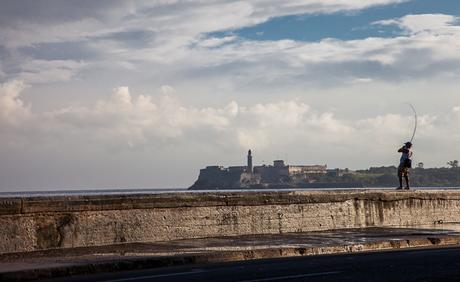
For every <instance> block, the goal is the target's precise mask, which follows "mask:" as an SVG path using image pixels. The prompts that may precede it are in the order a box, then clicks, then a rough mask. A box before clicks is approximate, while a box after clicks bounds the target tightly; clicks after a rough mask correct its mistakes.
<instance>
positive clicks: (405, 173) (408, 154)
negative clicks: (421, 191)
mask: <svg viewBox="0 0 460 282" xmlns="http://www.w3.org/2000/svg"><path fill="white" fill-rule="evenodd" d="M411 148H412V143H411V142H406V143H405V144H404V146H402V147H401V148H399V150H398V153H401V158H400V160H399V166H398V178H399V187H398V188H396V189H398V190H400V189H403V177H404V179H405V180H406V188H405V189H407V190H409V189H410V185H409V169H410V168H411V167H412V159H411V158H412V151H411Z"/></svg>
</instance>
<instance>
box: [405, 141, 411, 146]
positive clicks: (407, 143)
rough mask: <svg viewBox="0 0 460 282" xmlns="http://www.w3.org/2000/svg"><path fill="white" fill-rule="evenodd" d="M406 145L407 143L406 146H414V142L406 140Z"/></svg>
mask: <svg viewBox="0 0 460 282" xmlns="http://www.w3.org/2000/svg"><path fill="white" fill-rule="evenodd" d="M404 145H406V146H412V142H406V143H404Z"/></svg>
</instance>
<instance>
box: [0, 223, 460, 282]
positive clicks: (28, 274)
mask: <svg viewBox="0 0 460 282" xmlns="http://www.w3.org/2000/svg"><path fill="white" fill-rule="evenodd" d="M458 244H460V233H459V232H452V231H447V230H429V229H388V228H387V229H383V228H366V229H348V230H335V231H316V232H307V233H287V234H269V235H245V236H236V237H218V238H203V239H186V240H175V241H169V242H157V243H131V244H119V245H111V246H98V247H80V248H71V249H54V250H44V251H35V252H28V253H14V254H13V253H10V254H3V255H0V281H25V280H35V279H38V278H55V277H58V276H68V275H76V274H89V273H96V272H114V271H121V270H133V269H141V268H156V267H164V266H172V265H185V264H196V263H201V264H202V263H215V262H227V261H243V260H252V259H262V258H277V257H293V256H310V255H321V254H331V253H355V252H363V251H375V250H391V249H406V248H414V247H440V246H451V245H458Z"/></svg>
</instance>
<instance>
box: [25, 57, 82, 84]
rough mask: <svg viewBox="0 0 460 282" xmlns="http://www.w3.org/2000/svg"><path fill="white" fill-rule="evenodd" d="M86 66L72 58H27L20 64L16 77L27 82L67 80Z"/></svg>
mask: <svg viewBox="0 0 460 282" xmlns="http://www.w3.org/2000/svg"><path fill="white" fill-rule="evenodd" d="M86 66H87V64H86V63H84V62H78V61H72V60H27V61H25V62H24V63H23V64H22V65H21V72H20V73H19V74H18V79H19V80H22V81H25V82H27V83H48V82H56V81H68V80H70V79H72V78H73V77H74V76H75V75H76V74H77V73H78V72H79V71H81V70H82V69H84V68H85V67H86Z"/></svg>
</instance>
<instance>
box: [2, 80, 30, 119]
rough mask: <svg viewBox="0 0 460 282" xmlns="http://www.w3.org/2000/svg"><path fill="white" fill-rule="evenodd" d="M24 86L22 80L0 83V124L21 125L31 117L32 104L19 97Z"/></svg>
mask: <svg viewBox="0 0 460 282" xmlns="http://www.w3.org/2000/svg"><path fill="white" fill-rule="evenodd" d="M24 87H25V86H24V83H22V82H21V81H11V82H8V83H4V84H0V124H3V126H6V125H18V126H20V124H21V122H23V121H24V120H26V119H28V118H30V116H31V112H30V106H28V105H26V104H25V103H24V102H23V101H22V100H21V99H20V97H19V95H20V93H21V91H22V90H23V89H24ZM5 124H6V125H5Z"/></svg>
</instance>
